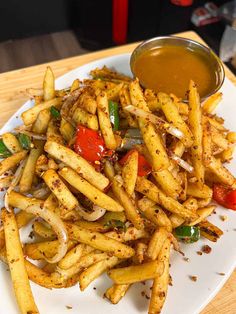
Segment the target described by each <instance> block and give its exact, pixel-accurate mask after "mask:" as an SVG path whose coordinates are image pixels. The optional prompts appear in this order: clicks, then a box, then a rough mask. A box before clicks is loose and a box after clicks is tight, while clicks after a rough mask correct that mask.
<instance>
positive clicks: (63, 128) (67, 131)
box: [60, 118, 75, 142]
mask: <svg viewBox="0 0 236 314" xmlns="http://www.w3.org/2000/svg"><path fill="white" fill-rule="evenodd" d="M74 131H75V130H74V127H73V126H72V125H71V124H70V123H69V122H67V121H66V120H65V119H64V118H62V119H61V124H60V132H61V135H62V136H63V138H64V139H65V140H66V141H67V142H69V141H70V140H72V138H73V136H74Z"/></svg>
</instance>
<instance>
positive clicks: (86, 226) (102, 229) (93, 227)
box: [75, 212, 119, 233]
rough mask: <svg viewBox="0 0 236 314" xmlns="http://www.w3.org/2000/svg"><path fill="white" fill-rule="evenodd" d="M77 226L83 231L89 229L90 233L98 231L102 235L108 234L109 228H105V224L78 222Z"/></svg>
mask: <svg viewBox="0 0 236 314" xmlns="http://www.w3.org/2000/svg"><path fill="white" fill-rule="evenodd" d="M107 213H119V212H107ZM75 224H76V225H77V226H79V227H81V228H83V229H88V230H90V231H97V232H101V233H104V232H107V227H106V226H105V223H101V222H95V221H93V222H91V221H86V220H78V221H76V222H75Z"/></svg>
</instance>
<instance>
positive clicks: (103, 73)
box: [89, 65, 131, 82]
mask: <svg viewBox="0 0 236 314" xmlns="http://www.w3.org/2000/svg"><path fill="white" fill-rule="evenodd" d="M89 74H90V75H91V76H92V77H93V78H103V79H108V80H111V79H115V80H120V81H125V82H129V81H131V78H130V77H128V76H126V75H124V74H121V73H117V72H115V71H112V70H111V69H109V68H108V67H106V66H105V65H104V66H103V67H102V68H101V69H99V68H96V69H94V70H92V71H90V73H89Z"/></svg>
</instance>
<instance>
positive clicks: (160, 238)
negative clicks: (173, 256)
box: [147, 227, 168, 261]
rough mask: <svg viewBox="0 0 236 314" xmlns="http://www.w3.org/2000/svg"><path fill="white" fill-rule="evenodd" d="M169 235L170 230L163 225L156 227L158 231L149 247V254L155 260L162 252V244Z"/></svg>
mask: <svg viewBox="0 0 236 314" xmlns="http://www.w3.org/2000/svg"><path fill="white" fill-rule="evenodd" d="M167 236H168V232H167V231H166V229H165V228H163V227H161V228H159V229H156V231H155V232H154V233H153V235H152V237H151V239H150V241H149V244H148V249H147V256H148V257H149V258H150V259H151V260H153V261H154V260H156V259H157V257H158V255H159V253H160V252H161V249H162V246H163V244H164V242H165V241H166V239H167Z"/></svg>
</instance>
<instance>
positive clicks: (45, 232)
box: [32, 221, 56, 239]
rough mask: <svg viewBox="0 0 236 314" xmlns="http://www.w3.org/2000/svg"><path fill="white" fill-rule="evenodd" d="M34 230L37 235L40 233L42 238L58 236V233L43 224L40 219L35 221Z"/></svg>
mask: <svg viewBox="0 0 236 314" xmlns="http://www.w3.org/2000/svg"><path fill="white" fill-rule="evenodd" d="M32 227H33V230H34V232H35V233H37V235H39V236H40V237H42V238H45V239H47V238H50V239H55V238H56V234H55V232H54V231H53V230H52V229H51V228H48V227H47V226H46V225H45V224H43V223H42V222H40V221H35V222H34V223H33V226H32Z"/></svg>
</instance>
